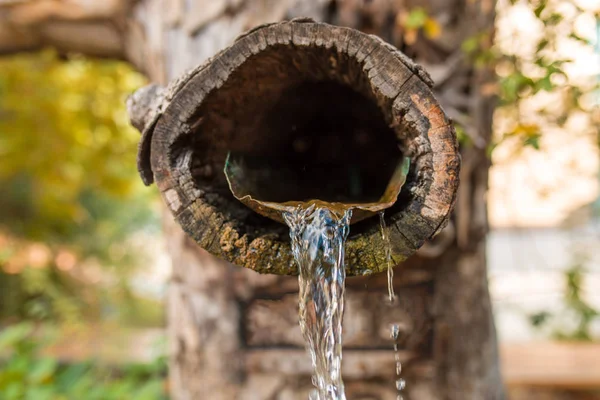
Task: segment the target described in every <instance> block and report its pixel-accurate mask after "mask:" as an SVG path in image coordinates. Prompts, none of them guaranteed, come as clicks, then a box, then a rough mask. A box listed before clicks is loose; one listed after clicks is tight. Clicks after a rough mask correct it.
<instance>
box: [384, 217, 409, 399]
mask: <svg viewBox="0 0 600 400" xmlns="http://www.w3.org/2000/svg"><path fill="white" fill-rule="evenodd" d="M379 228H380V229H381V238H382V239H383V244H384V248H385V257H386V262H387V278H388V282H387V286H388V298H389V301H390V304H391V305H393V304H394V302H395V300H396V295H395V293H394V262H393V260H392V246H391V243H390V237H389V236H388V234H387V227H386V225H385V213H384V211H380V212H379ZM399 335H400V326H399V325H398V324H397V323H395V324H392V325H391V326H390V338H391V339H392V340H393V341H394V360H395V361H396V389H397V390H398V392H402V391H403V390H404V388H405V387H406V381H405V380H404V378H402V377H400V375H401V374H402V363H401V362H400V353H399V352H398V338H399ZM397 400H402V395H401V394H398V397H397Z"/></svg>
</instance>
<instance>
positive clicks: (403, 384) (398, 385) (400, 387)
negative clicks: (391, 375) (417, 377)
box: [396, 378, 406, 391]
mask: <svg viewBox="0 0 600 400" xmlns="http://www.w3.org/2000/svg"><path fill="white" fill-rule="evenodd" d="M405 387H406V381H405V380H404V379H402V378H400V379H398V380H397V381H396V389H398V390H399V391H402V390H404V388H405Z"/></svg>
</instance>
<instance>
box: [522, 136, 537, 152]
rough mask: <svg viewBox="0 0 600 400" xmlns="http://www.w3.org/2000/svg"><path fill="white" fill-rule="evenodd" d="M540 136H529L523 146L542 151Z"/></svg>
mask: <svg viewBox="0 0 600 400" xmlns="http://www.w3.org/2000/svg"><path fill="white" fill-rule="evenodd" d="M540 137H541V136H540V135H539V134H534V135H531V136H527V137H526V138H525V140H524V141H523V145H524V146H531V147H533V148H534V149H536V150H539V149H540Z"/></svg>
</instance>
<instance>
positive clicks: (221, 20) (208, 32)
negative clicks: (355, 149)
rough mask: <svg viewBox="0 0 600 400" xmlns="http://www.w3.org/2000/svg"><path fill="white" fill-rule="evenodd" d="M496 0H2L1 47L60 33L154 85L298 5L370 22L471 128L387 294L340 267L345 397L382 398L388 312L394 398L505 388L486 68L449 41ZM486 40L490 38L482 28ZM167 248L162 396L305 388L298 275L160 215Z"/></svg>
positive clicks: (313, 13)
mask: <svg viewBox="0 0 600 400" xmlns="http://www.w3.org/2000/svg"><path fill="white" fill-rule="evenodd" d="M494 3H495V2H494V0H477V1H446V0H405V1H395V0H369V1H368V0H337V1H329V0H195V1H184V0H160V1H159V0H139V1H135V2H134V1H118V0H112V1H104V2H89V1H83V0H79V1H77V0H73V1H60V0H39V1H33V0H30V1H27V0H24V1H7V2H6V1H5V2H2V3H1V4H0V53H8V52H15V51H19V50H31V49H35V48H39V47H42V46H47V45H51V46H57V47H58V48H59V49H62V50H65V51H69V50H74V51H83V52H87V53H90V54H94V55H101V56H110V57H120V58H124V59H127V60H129V61H131V62H132V63H133V64H134V65H136V66H137V67H138V68H139V69H140V70H141V71H143V72H145V73H146V74H147V75H148V76H149V78H150V79H151V80H153V81H156V82H158V83H162V84H164V83H166V82H167V81H168V80H169V79H171V78H173V77H176V76H179V75H180V74H182V73H183V72H184V71H185V70H187V69H189V68H192V67H194V66H196V65H197V64H199V63H201V62H203V61H204V60H205V59H206V58H208V57H210V56H212V55H213V54H215V53H216V52H217V51H219V50H220V49H221V48H223V47H225V46H226V45H228V44H230V43H231V42H232V41H233V40H234V39H235V37H236V36H237V35H238V34H239V33H241V32H242V31H244V30H246V29H248V28H251V27H253V26H256V25H259V24H261V23H264V22H272V21H278V20H282V19H289V18H293V17H297V16H309V17H313V18H314V19H316V20H321V21H326V22H331V23H334V24H338V25H345V26H351V27H355V28H357V29H361V30H364V31H366V32H369V33H375V34H377V35H379V36H380V37H382V38H383V39H385V40H387V41H389V42H391V43H393V44H394V45H396V46H397V47H399V48H400V49H401V50H402V51H404V52H405V53H406V54H407V55H409V56H410V57H413V58H414V59H415V60H416V61H417V62H419V63H420V64H421V65H423V66H424V67H425V69H427V70H428V71H429V73H430V74H431V75H432V78H433V80H434V82H435V91H436V93H437V98H438V100H439V101H440V102H441V103H442V105H443V106H444V108H445V110H446V112H447V113H448V114H449V115H450V117H452V118H454V119H455V120H456V121H459V122H460V123H461V125H462V126H463V127H464V129H465V131H466V133H467V135H468V136H470V138H471V141H470V142H471V143H472V144H471V145H469V146H465V148H464V149H462V155H463V166H462V170H461V177H460V178H461V187H460V189H459V197H458V202H457V207H456V212H455V216H454V217H453V224H451V226H450V227H449V228H448V229H446V230H445V231H444V232H442V234H441V235H440V236H438V239H437V240H435V241H434V243H431V244H428V245H426V246H425V248H424V249H422V250H421V251H420V252H419V254H418V255H417V256H415V257H412V258H411V259H409V260H408V261H407V262H405V263H404V264H402V265H400V266H398V267H396V281H395V287H396V292H397V293H398V295H399V301H398V304H396V305H394V306H389V305H388V304H387V303H386V301H385V297H386V294H385V287H386V283H385V276H381V275H376V276H372V277H361V278H352V279H349V280H348V283H347V284H348V287H349V290H348V292H347V296H348V307H347V312H346V321H345V332H346V339H345V345H346V347H347V349H346V351H345V353H344V371H343V372H344V378H345V381H346V387H347V392H348V398H349V399H394V398H395V394H396V393H395V389H394V384H393V378H394V374H395V368H394V360H393V354H392V352H391V350H390V347H391V343H390V342H389V340H388V339H387V336H388V328H387V327H388V324H389V323H390V322H398V321H400V322H401V325H402V326H404V327H405V335H404V337H403V340H402V342H401V352H400V355H401V358H402V360H403V361H404V366H405V369H404V372H403V375H404V377H405V378H406V380H407V381H408V386H407V392H406V395H405V398H406V399H418V400H427V399H451V400H454V399H461V400H462V399H473V400H479V399H486V400H488V399H489V400H496V399H502V398H504V392H503V387H502V382H501V378H500V372H499V365H498V354H497V347H496V338H495V332H494V326H493V320H492V313H491V308H490V299H489V294H488V289H487V281H486V268H485V235H486V231H487V215H486V205H485V192H486V189H487V173H488V172H487V171H488V167H489V161H488V158H487V157H486V152H485V148H486V145H487V143H488V142H489V139H490V135H491V118H492V111H493V107H494V101H493V97H492V96H491V95H488V94H486V90H485V87H486V84H488V83H489V82H490V81H491V80H492V79H493V75H492V72H491V71H490V70H488V69H485V68H475V67H474V66H473V64H472V63H471V62H470V61H469V60H468V59H467V57H466V56H465V55H464V53H463V52H462V50H461V44H462V42H463V41H464V40H465V39H467V38H470V37H472V36H473V35H475V34H477V33H480V32H490V31H491V30H492V27H493V19H494V6H495V4H494ZM415 7H423V8H424V9H425V10H426V11H427V13H428V14H429V15H430V16H432V17H433V18H435V19H436V20H437V21H438V22H439V23H440V25H441V28H442V34H441V35H439V36H437V37H434V38H428V37H426V36H425V35H423V34H422V33H418V34H416V35H415V32H412V31H411V30H408V29H405V28H403V21H405V20H406V18H407V15H408V13H409V12H410V10H413V9H414V8H415ZM481 38H482V39H481V45H482V46H489V45H490V42H491V35H487V36H481ZM164 225H165V234H166V238H167V242H168V248H169V252H170V254H171V256H172V259H173V278H172V282H171V284H170V289H169V294H168V309H169V312H168V315H169V320H168V326H169V339H170V360H171V362H170V382H171V385H170V389H171V394H172V396H173V398H174V399H177V400H184V399H185V400H187V399H211V400H212V399H226V400H230V399H236V398H239V399H305V398H307V391H308V389H309V387H310V379H309V375H310V368H309V367H310V366H309V360H308V357H307V356H306V355H305V354H304V350H303V349H302V342H301V337H300V333H299V329H298V328H297V322H296V311H295V310H296V297H295V292H296V290H297V284H296V280H295V278H293V277H279V276H268V275H266V276H261V275H258V274H256V273H254V272H252V271H249V270H246V269H242V268H236V267H233V266H231V265H228V264H226V263H224V262H222V261H219V260H217V259H215V258H214V257H212V256H210V255H208V254H207V253H206V252H204V251H201V250H200V249H199V248H198V247H197V245H196V244H194V243H193V242H192V241H191V240H190V239H188V238H187V237H186V236H185V235H184V234H183V232H182V231H181V229H180V228H179V227H178V226H177V225H175V223H174V222H172V220H171V217H170V216H168V217H165V223H164Z"/></svg>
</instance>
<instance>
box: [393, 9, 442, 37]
mask: <svg viewBox="0 0 600 400" xmlns="http://www.w3.org/2000/svg"><path fill="white" fill-rule="evenodd" d="M396 24H397V25H398V26H399V27H400V28H401V29H402V30H403V31H404V41H405V42H406V43H407V44H409V45H410V44H414V43H415V42H416V40H417V36H418V34H419V32H421V31H422V32H423V33H424V34H425V37H427V38H430V39H435V38H437V37H439V36H440V34H441V31H442V28H441V26H440V24H439V22H438V21H437V20H436V19H434V18H433V17H431V16H430V15H429V14H428V13H427V11H426V10H425V9H424V8H422V7H415V8H413V9H411V10H410V11H408V12H400V13H398V15H397V17H396Z"/></svg>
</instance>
